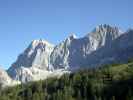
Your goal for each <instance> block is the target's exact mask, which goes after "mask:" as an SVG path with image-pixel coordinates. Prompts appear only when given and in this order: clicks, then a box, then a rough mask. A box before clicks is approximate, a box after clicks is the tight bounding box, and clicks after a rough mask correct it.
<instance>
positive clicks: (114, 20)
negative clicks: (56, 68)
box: [0, 0, 133, 69]
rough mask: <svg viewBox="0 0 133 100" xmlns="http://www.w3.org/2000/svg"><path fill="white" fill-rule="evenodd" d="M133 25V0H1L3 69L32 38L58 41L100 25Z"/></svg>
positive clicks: (7, 66)
mask: <svg viewBox="0 0 133 100" xmlns="http://www.w3.org/2000/svg"><path fill="white" fill-rule="evenodd" d="M100 24H110V25H112V26H118V27H119V28H120V29H121V30H123V31H125V30H127V29H128V28H132V27H133V0H0V65H1V66H3V68H4V69H7V68H9V67H10V65H11V64H12V63H13V62H15V61H16V59H17V56H18V55H19V54H20V53H22V52H23V50H24V49H25V48H26V47H27V46H28V45H29V44H30V42H31V41H32V40H35V39H40V38H41V39H44V40H47V41H49V42H50V43H53V44H58V43H59V42H61V41H62V40H64V39H65V38H66V37H68V36H69V35H70V34H71V33H75V34H76V35H77V36H78V37H83V36H84V35H85V34H87V33H89V32H91V31H92V30H93V29H94V28H95V27H96V26H97V25H100Z"/></svg>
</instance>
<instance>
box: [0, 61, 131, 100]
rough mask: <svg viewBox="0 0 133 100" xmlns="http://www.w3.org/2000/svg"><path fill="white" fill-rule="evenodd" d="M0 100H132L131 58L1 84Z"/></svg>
mask: <svg viewBox="0 0 133 100" xmlns="http://www.w3.org/2000/svg"><path fill="white" fill-rule="evenodd" d="M0 100H133V61H129V62H128V63H125V64H110V65H104V66H99V67H95V68H89V69H81V70H79V71H77V72H74V73H70V74H64V75H63V76H61V77H60V78H56V77H51V78H48V79H46V80H40V81H37V82H29V83H26V84H21V85H17V86H14V87H6V88H2V87H0Z"/></svg>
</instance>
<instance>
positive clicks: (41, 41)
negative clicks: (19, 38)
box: [31, 39, 53, 47]
mask: <svg viewBox="0 0 133 100" xmlns="http://www.w3.org/2000/svg"><path fill="white" fill-rule="evenodd" d="M31 45H32V46H33V47H36V46H38V45H48V46H53V44H51V43H49V42H48V41H46V40H42V39H39V40H33V41H32V42H31Z"/></svg>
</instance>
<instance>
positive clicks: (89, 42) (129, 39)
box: [7, 25, 133, 83]
mask: <svg viewBox="0 0 133 100" xmlns="http://www.w3.org/2000/svg"><path fill="white" fill-rule="evenodd" d="M132 48H133V30H131V29H130V30H128V31H127V32H121V31H120V30H119V29H118V28H117V27H112V26H109V25H99V26H97V27H96V28H95V29H94V30H93V31H92V32H90V33H88V34H87V35H85V36H84V37H82V38H77V37H76V36H75V35H74V34H73V35H70V36H69V37H68V38H66V39H65V40H64V41H62V42H61V43H59V44H58V45H56V46H53V45H52V44H50V43H48V42H47V41H44V40H34V41H32V43H31V44H30V45H29V46H28V48H27V49H26V50H25V51H24V52H23V53H22V54H20V55H19V56H18V59H17V60H16V62H15V63H13V64H12V65H11V67H10V68H9V69H8V71H7V72H8V74H9V75H10V76H11V78H12V79H14V80H18V81H21V82H23V83H25V82H28V81H34V80H40V79H46V78H47V77H49V76H50V77H51V76H58V75H62V74H63V73H64V72H70V71H73V70H75V69H79V68H80V69H81V68H85V67H95V66H99V65H102V64H109V63H113V62H116V63H117V62H125V61H127V60H128V58H132V57H133V49H132Z"/></svg>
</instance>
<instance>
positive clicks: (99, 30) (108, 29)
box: [93, 24, 120, 33]
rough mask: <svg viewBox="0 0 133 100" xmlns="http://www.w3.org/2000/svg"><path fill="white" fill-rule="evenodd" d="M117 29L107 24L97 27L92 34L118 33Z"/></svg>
mask: <svg viewBox="0 0 133 100" xmlns="http://www.w3.org/2000/svg"><path fill="white" fill-rule="evenodd" d="M119 31H120V30H119V28H118V27H113V26H110V25H107V24H101V25H98V26H97V27H96V28H95V29H94V30H93V33H105V32H106V33H119Z"/></svg>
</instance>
